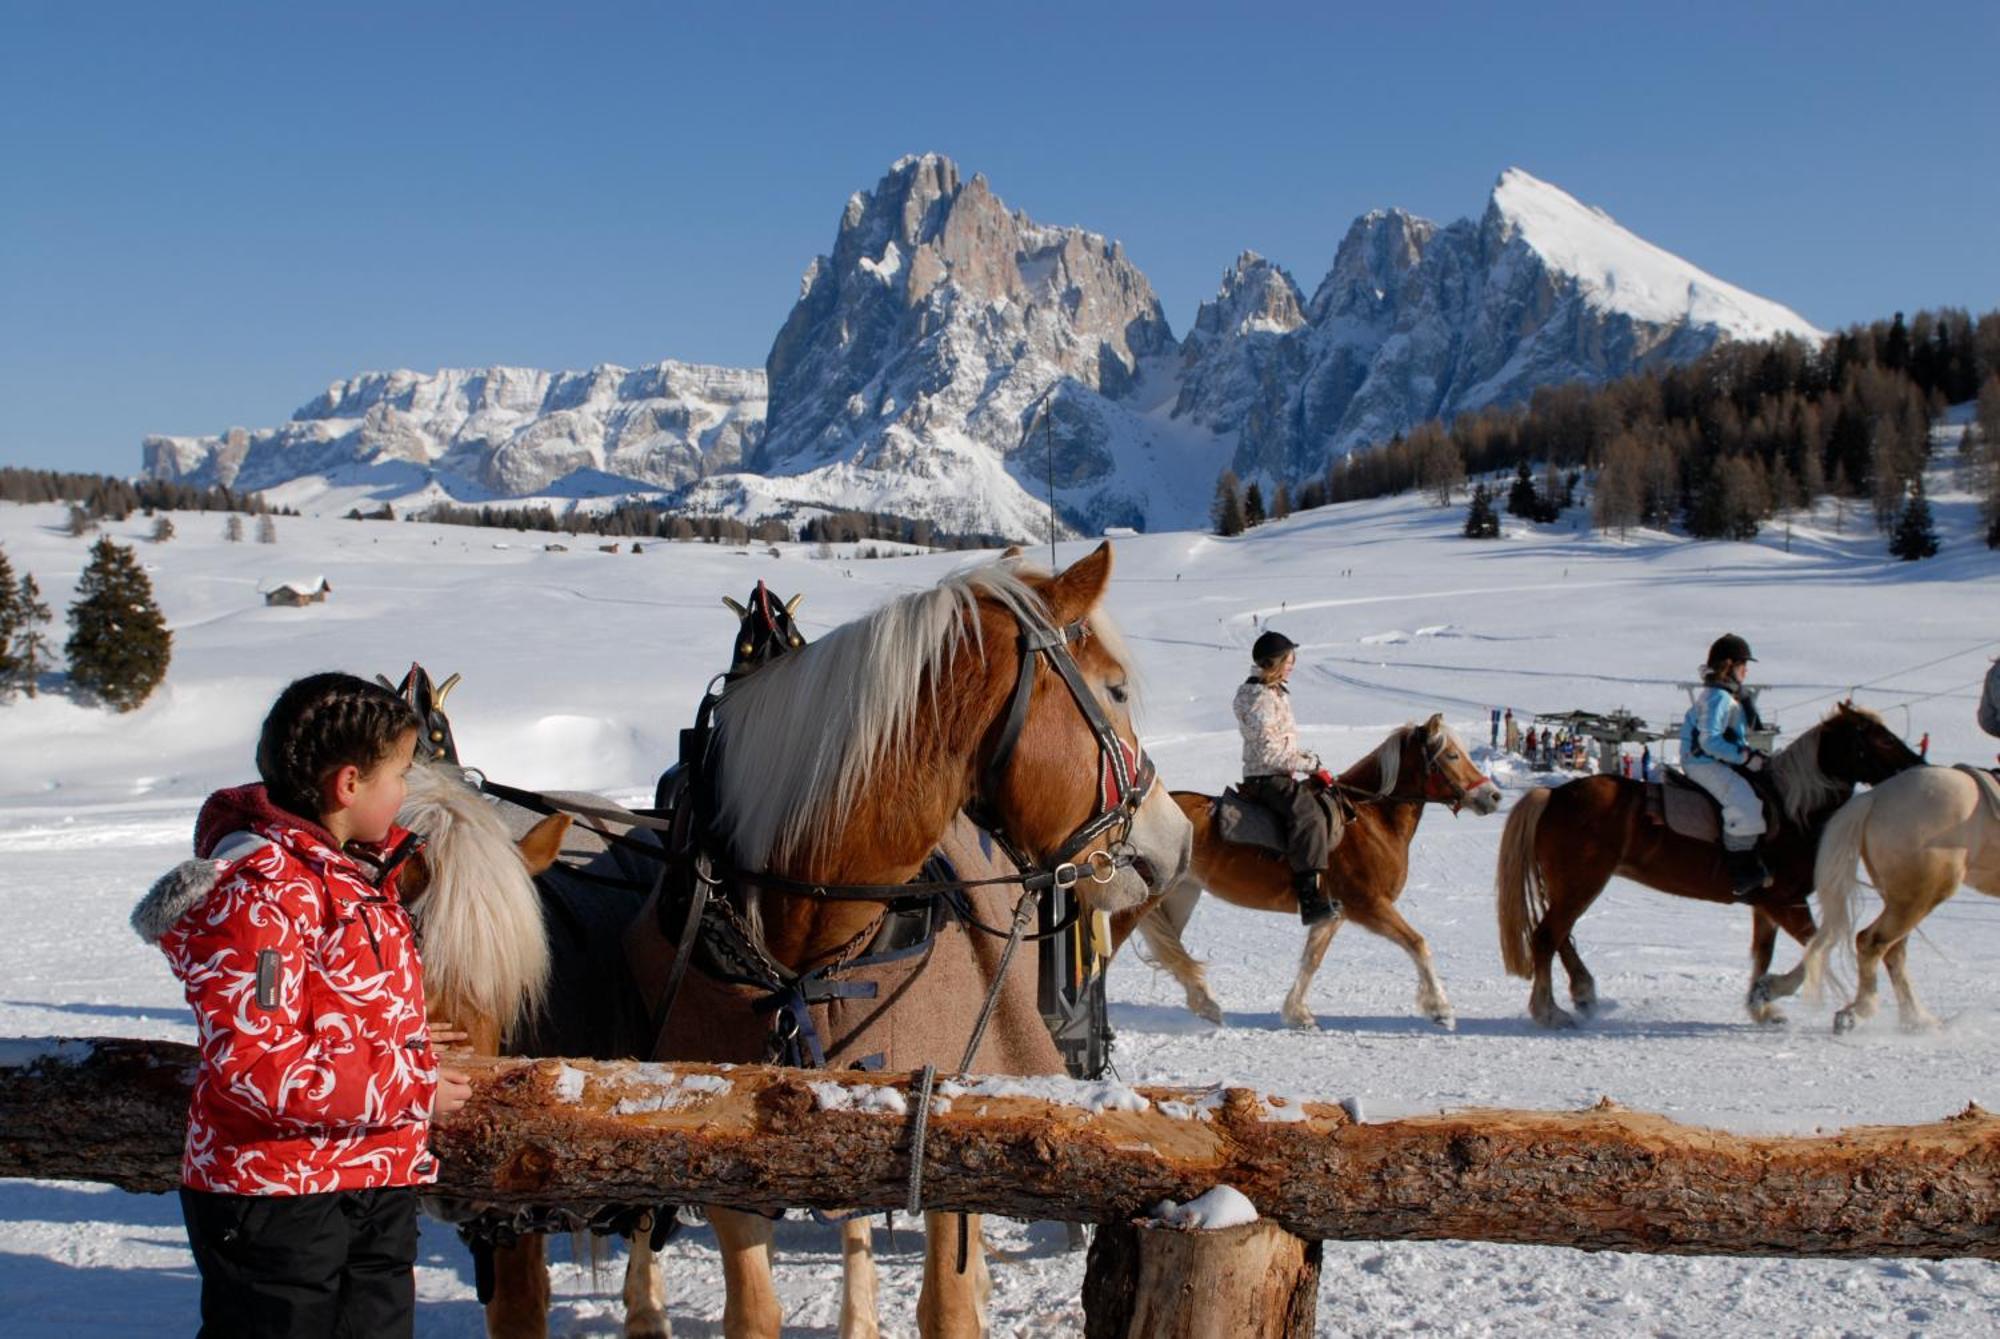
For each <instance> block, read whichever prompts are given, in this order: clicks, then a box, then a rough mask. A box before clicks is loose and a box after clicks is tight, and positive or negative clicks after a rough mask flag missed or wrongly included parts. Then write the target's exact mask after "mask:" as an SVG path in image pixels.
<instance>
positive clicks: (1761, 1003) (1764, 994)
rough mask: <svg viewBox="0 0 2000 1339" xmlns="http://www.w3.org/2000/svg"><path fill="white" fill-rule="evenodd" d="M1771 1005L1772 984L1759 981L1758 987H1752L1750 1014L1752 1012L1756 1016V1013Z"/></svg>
mask: <svg viewBox="0 0 2000 1339" xmlns="http://www.w3.org/2000/svg"><path fill="white" fill-rule="evenodd" d="M1770 1003H1771V983H1770V982H1768V981H1762V980H1760V981H1758V982H1757V984H1756V985H1754V986H1752V987H1750V1012H1751V1013H1753V1014H1754V1013H1756V1012H1757V1011H1758V1010H1760V1009H1762V1008H1765V1007H1766V1006H1767V1005H1769V1004H1770Z"/></svg>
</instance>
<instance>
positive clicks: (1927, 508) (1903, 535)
mask: <svg viewBox="0 0 2000 1339" xmlns="http://www.w3.org/2000/svg"><path fill="white" fill-rule="evenodd" d="M1937 551H1938V537H1937V526H1936V525H1934V524H1932V522H1931V504H1930V502H1929V501H1928V500H1927V499H1926V498H1925V497H1924V481H1923V479H1922V478H1921V477H1919V478H1917V479H1916V480H1915V481H1914V482H1912V483H1911V485H1910V497H1909V500H1908V501H1907V502H1905V503H1904V504H1903V514H1902V516H1901V517H1899V518H1898V519H1897V521H1896V533H1895V534H1894V535H1893V536H1891V537H1890V540H1889V552H1891V553H1893V554H1895V555H1896V556H1897V557H1898V558H1901V559H1902V560H1903V561H1904V562H1906V563H1913V562H1916V561H1917V560H1918V559H1919V558H1929V557H1932V556H1934V555H1935V554H1936V553H1937Z"/></svg>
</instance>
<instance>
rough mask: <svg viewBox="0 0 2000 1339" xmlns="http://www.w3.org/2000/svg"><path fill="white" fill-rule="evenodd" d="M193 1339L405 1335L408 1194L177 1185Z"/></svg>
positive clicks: (411, 1230) (413, 1239)
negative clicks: (197, 1328) (193, 1284)
mask: <svg viewBox="0 0 2000 1339" xmlns="http://www.w3.org/2000/svg"><path fill="white" fill-rule="evenodd" d="M181 1215H182V1217H184V1218H185V1219H186V1220H187V1230H188V1244H189V1245H190V1246H192V1247H193V1248H194V1262H195V1266H196V1267H197V1268H198V1269H200V1271H201V1334H200V1339H409V1336H410V1333H411V1330H412V1328H413V1327H414V1325H415V1323H416V1305H417V1292H416V1275H415V1273H414V1270H415V1266H416V1260H417V1192H416V1191H415V1190H414V1189H413V1188H411V1187H409V1186H392V1187H383V1188H380V1189H375V1190H345V1191H332V1192H329V1193H327V1194H322V1195H223V1194H217V1193H214V1192H211V1191H205V1190H190V1189H188V1188H187V1187H185V1186H183V1187H181Z"/></svg>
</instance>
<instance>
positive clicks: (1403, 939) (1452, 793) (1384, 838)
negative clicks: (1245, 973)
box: [1112, 716, 1500, 1028]
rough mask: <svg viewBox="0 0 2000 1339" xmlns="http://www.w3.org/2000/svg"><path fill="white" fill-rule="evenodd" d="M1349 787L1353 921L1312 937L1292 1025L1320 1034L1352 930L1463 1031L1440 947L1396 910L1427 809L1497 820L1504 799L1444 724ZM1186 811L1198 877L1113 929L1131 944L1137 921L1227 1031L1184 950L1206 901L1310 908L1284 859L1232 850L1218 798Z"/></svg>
mask: <svg viewBox="0 0 2000 1339" xmlns="http://www.w3.org/2000/svg"><path fill="white" fill-rule="evenodd" d="M1339 780H1340V784H1341V785H1342V786H1343V787H1344V788H1346V793H1347V794H1348V796H1349V798H1350V799H1352V800H1353V801H1354V802H1355V806H1356V811H1355V817H1354V820H1353V821H1352V822H1350V823H1349V824H1348V825H1347V833H1346V835H1345V836H1344V837H1343V838H1342V839H1341V842H1340V845H1339V846H1337V847H1335V848H1334V850H1333V853H1332V854H1331V856H1329V858H1328V861H1327V868H1326V874H1325V876H1324V879H1323V882H1324V886H1325V889H1326V891H1327V894H1328V895H1329V896H1331V897H1332V898H1334V899H1335V900H1336V901H1338V902H1339V904H1340V908H1341V916H1340V917H1339V919H1337V920H1333V921H1328V922H1325V923H1322V924H1320V925H1315V926H1313V927H1312V928H1311V929H1310V930H1308V931H1307V932H1306V944H1305V951H1304V953H1303V954H1302V955H1301V956H1300V959H1299V974H1298V979H1297V980H1296V981H1295V982H1294V983H1293V984H1292V989H1291V993H1290V994H1288V995H1286V996H1285V1003H1284V1008H1283V1017H1284V1020H1285V1022H1287V1023H1289V1024H1291V1025H1292V1026H1293V1027H1299V1028H1310V1027H1314V1026H1317V1024H1316V1023H1315V1021H1314V1019H1313V1015H1312V1010H1311V1009H1310V1008H1309V1007H1307V1005H1306V991H1307V989H1308V988H1309V987H1310V986H1311V985H1312V979H1313V975H1314V973H1316V972H1317V971H1318V970H1319V965H1320V962H1321V960H1322V959H1324V958H1325V957H1326V950H1327V945H1329V944H1331V943H1332V942H1333V936H1334V934H1335V932H1337V931H1338V930H1339V929H1340V927H1341V925H1342V924H1343V923H1344V922H1347V921H1352V922H1354V923H1355V924H1356V925H1359V926H1360V927H1361V928H1362V929H1364V930H1370V931H1373V932H1374V933H1376V934H1378V935H1381V936H1382V937H1383V938H1385V939H1388V940H1390V941H1391V942H1393V943H1395V944H1397V945H1398V946H1400V947H1401V948H1402V950H1403V951H1404V952H1405V953H1407V954H1409V955H1410V961H1411V962H1413V963H1415V964H1416V968H1417V1009H1418V1010H1419V1012H1421V1013H1422V1014H1423V1015H1424V1017H1426V1018H1428V1019H1430V1020H1431V1021H1432V1022H1434V1023H1436V1024H1438V1025H1439V1026H1440V1027H1446V1028H1449V1027H1453V1026H1455V1019H1454V1017H1453V1015H1452V1010H1451V1001H1450V1000H1449V999H1448V998H1447V997H1446V995H1445V991H1444V984H1443V983H1442V982H1440V981H1439V980H1438V976H1437V969H1436V968H1435V967H1434V966H1433V965H1432V963H1431V950H1430V945H1429V944H1428V943H1427V942H1426V941H1425V939H1424V937H1423V936H1422V935H1421V934H1419V933H1418V932H1417V930H1416V927H1415V926H1413V925H1411V924H1410V923H1409V922H1408V921H1406V920H1404V919H1403V915H1402V913H1401V912H1399V911H1397V910H1396V899H1397V898H1399V897H1401V896H1402V894H1403V883H1404V881H1405V880H1406V879H1407V878H1408V877H1409V872H1410V842H1411V840H1412V839H1413V838H1414V837H1415V836H1416V833H1417V824H1418V823H1420V822H1422V821H1423V816H1424V806H1426V805H1430V804H1444V805H1449V806H1451V809H1452V811H1453V812H1454V813H1456V812H1457V811H1458V810H1459V809H1460V808H1461V807H1465V808H1470V809H1471V810H1472V811H1473V812H1474V813H1478V814H1490V813H1492V812H1493V811H1494V810H1495V809H1498V808H1499V807H1500V790H1499V787H1497V786H1496V785H1494V784H1493V781H1492V780H1491V779H1490V778H1488V777H1486V776H1484V775H1482V774H1481V773H1480V771H1479V768H1478V767H1476V766H1474V765H1473V762H1472V758H1471V756H1470V755H1469V754H1468V753H1467V752H1466V750H1465V745H1464V744H1463V743H1462V742H1461V741H1460V740H1459V738H1458V736H1457V735H1456V734H1454V733H1453V732H1452V731H1451V730H1450V728H1448V727H1447V726H1446V725H1445V723H1444V718H1443V717H1442V716H1433V717H1431V718H1430V719H1429V720H1428V721H1425V722H1424V723H1423V724H1422V725H1405V726H1400V727H1398V728H1397V729H1396V730H1395V731H1394V732H1393V733H1391V734H1390V736H1389V737H1388V738H1387V739H1385V740H1383V741H1382V743H1381V744H1380V745H1379V746H1378V747H1377V748H1376V749H1375V751H1374V752H1373V753H1370V754H1369V755H1368V756H1367V757H1365V758H1363V759H1362V760H1361V761H1360V762H1358V763H1356V764H1354V766H1352V767H1350V768H1348V769H1347V770H1346V771H1345V772H1343V773H1341V774H1340V778H1339ZM1174 802H1175V803H1176V804H1178V805H1179V806H1180V808H1181V812H1182V813H1184V814H1186V815H1187V817H1188V821H1189V822H1190V823H1192V824H1193V825H1194V834H1195V837H1194V865H1193V869H1192V872H1191V873H1190V875H1189V877H1188V878H1186V879H1183V880H1182V881H1181V882H1180V883H1178V884H1176V885H1175V886H1174V887H1173V888H1171V889H1169V890H1168V892H1167V895H1166V896H1165V897H1164V898H1162V899H1161V900H1160V902H1159V903H1158V905H1156V906H1153V907H1151V908H1148V909H1147V910H1146V911H1145V912H1144V914H1143V915H1134V914H1132V913H1129V912H1128V913H1124V914H1122V915H1120V916H1116V917H1113V920H1112V927H1113V934H1114V939H1115V940H1116V941H1118V942H1122V941H1123V940H1124V938H1125V936H1126V935H1128V934H1130V933H1131V930H1132V928H1133V923H1134V922H1135V921H1136V922H1137V928H1138V930H1139V933H1140V934H1141V935H1142V936H1144V938H1145V940H1146V945H1147V947H1148V948H1149V949H1151V950H1152V954H1153V958H1154V961H1156V962H1157V963H1159V964H1160V965H1161V966H1162V967H1164V968H1166V969H1167V971H1168V972H1170V973H1171V974H1172V975H1173V977H1174V979H1175V980H1177V981H1179V982H1180V983H1181V987H1182V989H1184V990H1185V991H1187V1004H1188V1008H1189V1009H1192V1010H1193V1011H1194V1012H1195V1013H1197V1014H1199V1015H1200V1016H1201V1017H1203V1018H1206V1019H1207V1020H1208V1021H1210V1022H1211V1023H1220V1022H1221V1021H1222V1006H1221V1005H1220V1004H1218V1003H1216V1000H1215V997H1214V996H1213V995H1212V994H1210V993H1209V989H1208V975H1207V970H1206V968H1205V966H1204V964H1202V963H1201V962H1199V961H1197V960H1196V959H1195V958H1194V957H1193V956H1192V955H1191V954H1190V953H1189V952H1188V950H1187V946H1186V945H1185V944H1183V943H1182V942H1181V932H1182V931H1183V930H1185V929H1186V928H1187V923H1188V918H1189V917H1190V916H1192V915H1193V914H1194V908H1195V903H1196V901H1197V900H1198V899H1199V898H1200V896H1201V891H1202V889H1203V888H1207V889H1208V891H1209V893H1210V894H1212V895H1213V896H1215V897H1219V898H1221V899H1222V900H1223V901H1225V902H1229V903H1233V904H1235V905H1236V906H1239V907H1248V908H1249V909H1250V910H1252V911H1272V912H1277V913H1278V914H1280V915H1285V916H1296V915H1297V914H1298V910H1299V902H1298V896H1297V894H1295V893H1294V892H1293V891H1292V882H1291V878H1292V876H1291V868H1290V866H1289V865H1287V864H1286V862H1285V859H1284V857H1282V856H1279V855H1275V854H1273V853H1271V852H1269V851H1266V850H1263V849H1261V848H1259V847H1253V846H1242V845H1237V844H1234V843H1231V842H1226V841H1224V840H1223V839H1222V837H1221V836H1220V835H1219V834H1218V832H1217V830H1216V820H1215V799H1214V797H1213V796H1209V795H1202V794H1199V793H1197V792H1195V791H1181V790H1177V791H1175V792H1174Z"/></svg>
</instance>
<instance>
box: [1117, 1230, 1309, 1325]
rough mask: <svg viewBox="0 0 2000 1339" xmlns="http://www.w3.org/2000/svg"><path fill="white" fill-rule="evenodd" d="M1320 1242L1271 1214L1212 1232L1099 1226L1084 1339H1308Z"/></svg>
mask: <svg viewBox="0 0 2000 1339" xmlns="http://www.w3.org/2000/svg"><path fill="white" fill-rule="evenodd" d="M1319 1261H1320V1243H1319V1242H1316V1241H1305V1240H1303V1239H1301V1238H1299V1237H1295V1236H1293V1235H1292V1234H1291V1233H1289V1232H1287V1231H1285V1229H1283V1228H1282V1227H1279V1226H1278V1225H1277V1224H1276V1223H1274V1222H1272V1221H1270V1220H1269V1219H1268V1218H1265V1219H1259V1220H1258V1221H1256V1222H1254V1223H1243V1224H1240V1225H1238V1226H1236V1227H1225V1228H1220V1229H1218V1230H1215V1231H1211V1232H1201V1231H1189V1230H1187V1229H1184V1228H1174V1227H1163V1226H1155V1225H1150V1224H1148V1223H1145V1222H1143V1221H1142V1222H1122V1223H1104V1224H1102V1225H1100V1226H1099V1227H1098V1229H1097V1231H1096V1233H1095V1234H1094V1236H1093V1237H1092V1240H1091V1243H1090V1263H1089V1265H1088V1266H1087V1267H1086V1269H1085V1270H1084V1275H1083V1333H1084V1335H1085V1339H1310V1337H1311V1335H1312V1332H1313V1319H1314V1316H1315V1314H1316V1312H1317V1310H1318V1303H1319Z"/></svg>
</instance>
